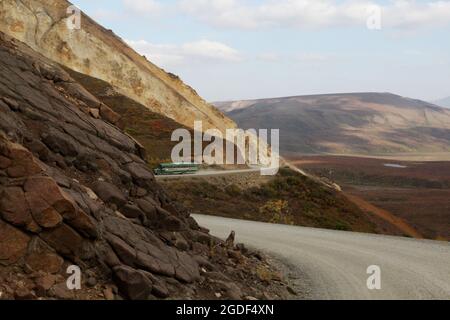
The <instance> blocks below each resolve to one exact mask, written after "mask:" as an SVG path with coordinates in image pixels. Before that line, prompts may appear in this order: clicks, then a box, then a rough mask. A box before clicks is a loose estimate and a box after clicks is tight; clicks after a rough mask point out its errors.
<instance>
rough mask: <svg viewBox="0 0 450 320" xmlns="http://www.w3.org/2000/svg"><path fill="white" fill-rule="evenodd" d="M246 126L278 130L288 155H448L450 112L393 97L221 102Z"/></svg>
mask: <svg viewBox="0 0 450 320" xmlns="http://www.w3.org/2000/svg"><path fill="white" fill-rule="evenodd" d="M215 105H216V106H217V107H218V108H219V109H220V110H222V111H223V112H225V113H226V114H227V115H228V116H229V117H231V118H232V119H233V120H235V121H236V122H237V124H238V126H240V127H242V128H245V129H248V128H255V129H258V128H267V129H277V128H279V129H280V144H281V145H280V149H281V152H282V154H284V155H295V154H300V153H301V154H326V153H330V154H354V155H393V154H413V153H414V154H421V153H431V154H433V153H447V152H450V110H447V109H444V108H441V107H438V106H436V105H433V104H431V103H427V102H424V101H420V100H414V99H409V98H405V97H401V96H398V95H394V94H390V93H348V94H327V95H310V96H296V97H286V98H274V99H261V100H248V101H229V102H217V103H215Z"/></svg>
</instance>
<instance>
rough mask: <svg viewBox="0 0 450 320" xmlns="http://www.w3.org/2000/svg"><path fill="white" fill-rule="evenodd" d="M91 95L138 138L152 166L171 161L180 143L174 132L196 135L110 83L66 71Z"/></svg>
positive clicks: (121, 126)
mask: <svg viewBox="0 0 450 320" xmlns="http://www.w3.org/2000/svg"><path fill="white" fill-rule="evenodd" d="M67 72H68V73H69V74H70V75H71V77H72V78H74V79H75V80H77V82H78V83H80V84H81V85H82V86H83V87H85V88H86V89H87V90H88V91H89V92H90V93H92V94H93V95H94V96H95V97H96V98H98V99H99V100H100V101H102V102H103V103H105V104H107V105H108V106H109V107H110V108H111V109H112V110H113V111H115V112H116V113H118V114H119V115H120V116H121V118H120V120H119V121H118V122H117V125H118V126H119V127H120V128H122V129H123V130H124V131H125V132H127V133H128V134H130V135H131V136H133V138H135V139H137V140H138V141H139V142H140V143H141V144H142V145H143V146H144V148H145V149H146V151H147V152H146V158H147V161H148V163H149V164H150V165H152V166H156V165H158V164H159V163H162V162H170V161H171V160H170V158H171V152H172V148H173V147H174V146H175V145H176V144H177V143H178V142H172V141H171V137H172V132H173V131H174V130H176V129H180V128H184V129H187V130H189V131H190V132H191V136H193V134H194V130H192V129H190V128H188V127H184V126H183V125H182V124H180V123H178V122H176V121H174V120H172V119H170V118H168V117H166V116H164V115H162V114H159V113H156V112H153V111H151V110H149V109H148V108H146V107H145V106H143V105H142V104H140V103H138V102H136V101H134V100H132V99H130V98H128V97H127V96H125V95H123V94H121V93H119V92H118V91H117V90H116V89H115V88H114V87H113V86H111V85H110V84H109V83H107V82H105V81H103V80H100V79H96V78H93V77H90V76H87V75H85V74H82V73H79V72H76V71H73V70H70V69H67Z"/></svg>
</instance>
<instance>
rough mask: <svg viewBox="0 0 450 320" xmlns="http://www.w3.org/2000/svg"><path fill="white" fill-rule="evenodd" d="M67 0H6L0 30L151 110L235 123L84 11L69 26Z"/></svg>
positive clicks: (187, 121) (208, 123) (211, 123)
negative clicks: (77, 26)
mask: <svg viewBox="0 0 450 320" xmlns="http://www.w3.org/2000/svg"><path fill="white" fill-rule="evenodd" d="M69 6H70V3H69V2H68V1H66V0H21V1H15V0H2V1H1V2H0V31H3V32H4V33H6V34H8V35H10V36H12V37H15V38H17V39H19V40H21V41H23V42H25V43H26V44H28V45H29V46H30V47H31V48H33V49H34V50H36V51H38V52H40V53H42V54H43V55H44V56H46V57H48V58H50V59H52V60H54V61H56V62H58V63H60V64H62V65H64V66H67V67H69V68H71V69H73V70H75V71H78V72H81V73H83V74H86V75H90V76H92V77H94V78H98V79H101V80H104V81H106V82H108V83H110V84H111V85H113V86H115V87H117V89H118V90H119V92H120V93H122V94H123V95H125V96H127V97H129V98H131V99H133V100H136V101H137V102H139V103H141V104H142V105H144V106H146V107H147V108H149V109H150V110H152V111H154V112H157V113H161V114H163V115H165V116H167V117H169V118H171V119H174V120H175V121H177V122H179V123H181V124H183V125H185V126H187V127H193V122H194V120H202V121H203V125H204V129H208V128H217V129H220V130H224V129H226V128H233V127H235V123H234V122H233V121H231V120H230V119H229V118H227V117H225V116H224V115H223V114H222V113H221V112H219V111H218V110H217V109H216V108H214V107H213V106H211V105H209V104H208V103H206V102H205V101H204V100H203V99H202V98H200V97H199V96H198V95H197V93H196V92H195V91H194V90H193V89H192V88H190V87H189V86H187V85H185V84H184V83H183V82H182V81H181V80H180V79H179V78H178V77H177V76H175V75H173V74H169V73H166V72H165V71H164V70H162V69H160V68H158V67H157V66H155V65H154V64H152V63H151V62H149V61H148V60H147V59H146V58H145V57H142V56H140V55H139V54H137V53H136V52H135V51H133V50H132V49H131V48H130V47H129V46H128V45H127V44H126V43H125V42H124V41H122V40H121V39H120V38H118V37H117V36H116V35H114V34H113V33H112V31H110V30H105V29H104V28H103V27H101V26H100V25H98V24H97V23H95V22H94V21H93V20H92V19H90V18H89V17H87V16H86V15H84V14H83V15H82V19H81V29H80V30H70V29H69V28H67V26H66V21H67V17H68V14H67V8H68V7H69Z"/></svg>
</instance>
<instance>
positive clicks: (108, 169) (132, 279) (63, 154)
mask: <svg viewBox="0 0 450 320" xmlns="http://www.w3.org/2000/svg"><path fill="white" fill-rule="evenodd" d="M0 75H1V77H0V279H1V281H0V292H1V296H2V297H1V298H2V299H3V298H7V299H10V298H16V299H36V298H57V299H73V298H82V299H91V298H94V299H102V298H106V299H114V298H129V299H148V298H155V297H158V298H167V297H171V298H199V299H201V298H209V299H212V298H216V297H217V296H216V293H220V294H221V295H222V297H224V298H232V299H240V298H243V297H245V296H248V295H250V296H257V297H262V293H263V290H264V292H265V291H266V290H269V291H270V292H272V294H273V295H274V297H286V296H285V294H287V291H286V289H285V287H283V286H282V284H280V283H272V284H271V285H270V287H269V288H267V285H266V284H265V283H263V282H262V280H261V279H259V278H258V277H257V276H256V275H255V273H254V272H253V271H252V270H254V269H256V268H258V267H261V265H260V262H258V261H259V260H258V259H257V258H256V257H255V256H254V254H252V253H251V252H249V253H246V254H244V252H243V251H240V250H237V248H236V247H235V246H234V245H232V244H229V245H225V244H224V243H223V242H221V241H219V240H218V239H216V238H213V237H211V236H210V235H209V234H208V233H207V232H206V230H204V229H202V228H200V227H199V226H198V225H197V223H196V222H195V221H194V219H192V218H191V217H190V215H189V213H188V212H187V211H186V210H185V209H184V208H183V207H181V206H180V205H178V204H177V203H176V202H174V201H172V200H171V199H170V198H169V197H168V195H167V194H166V193H165V192H164V191H163V189H162V188H161V187H160V186H159V185H158V183H156V182H155V179H154V177H153V174H152V173H151V171H150V170H149V168H148V167H147V166H146V165H145V162H144V159H143V156H144V154H145V151H144V150H143V148H142V147H141V146H140V145H139V144H138V143H137V142H136V141H135V140H134V139H132V138H131V137H130V136H128V135H127V134H125V133H123V132H122V131H120V130H119V129H118V128H117V127H116V126H114V125H113V124H112V123H115V122H117V121H118V115H117V114H115V113H114V112H113V111H112V110H111V109H110V108H109V107H108V106H106V105H105V104H103V103H101V102H100V101H99V100H97V99H96V98H95V97H94V96H92V95H91V94H90V93H89V92H88V91H87V90H86V89H85V88H83V87H82V86H81V85H79V84H78V83H77V82H76V81H75V80H74V79H72V78H71V77H70V76H69V74H68V73H66V72H65V71H64V70H63V69H62V68H61V67H60V66H59V65H57V64H55V63H53V62H52V61H50V60H48V59H46V58H44V57H43V56H41V55H39V54H37V53H35V52H34V51H32V50H31V49H30V48H29V47H26V46H24V45H23V44H22V43H21V42H19V41H16V40H12V39H11V38H9V37H7V36H5V35H3V34H2V33H0ZM240 248H242V247H240ZM71 265H77V266H78V267H80V268H81V271H82V279H83V282H82V289H81V290H77V291H71V290H68V288H67V286H66V278H67V273H66V269H67V267H68V266H71ZM268 272H270V270H269V271H268ZM224 279H225V280H224ZM271 288H272V289H271Z"/></svg>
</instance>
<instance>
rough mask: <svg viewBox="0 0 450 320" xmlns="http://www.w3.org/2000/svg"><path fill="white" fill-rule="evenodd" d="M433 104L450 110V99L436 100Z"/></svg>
mask: <svg viewBox="0 0 450 320" xmlns="http://www.w3.org/2000/svg"><path fill="white" fill-rule="evenodd" d="M433 103H434V104H437V105H438V106H440V107H444V108H450V97H447V98H443V99H439V100H436V101H434V102H433Z"/></svg>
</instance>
